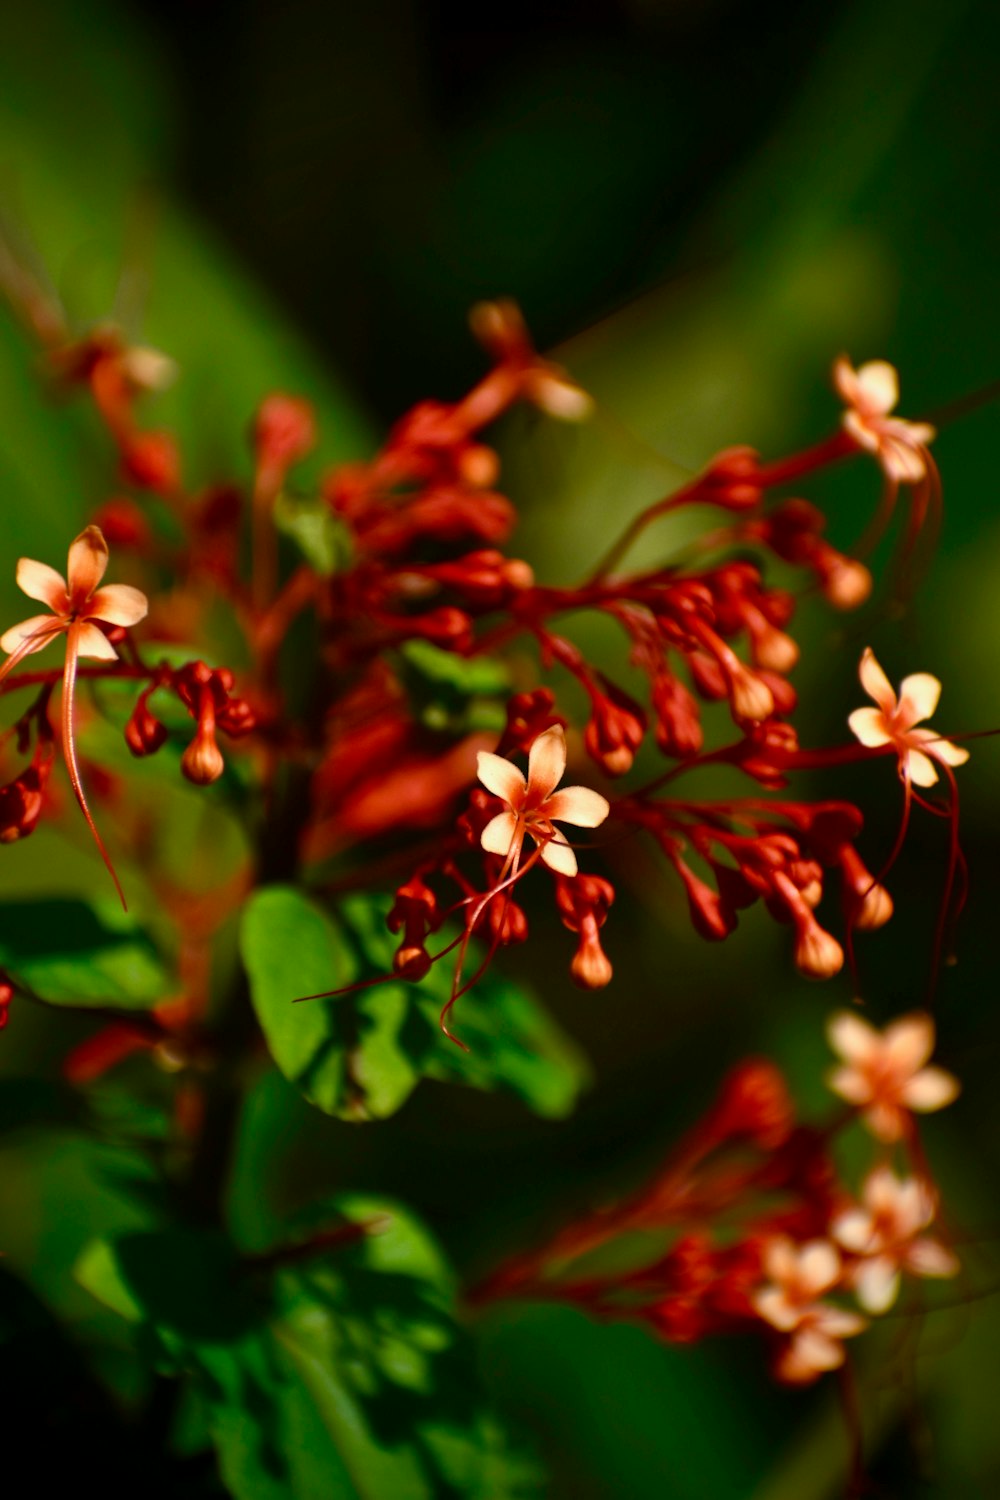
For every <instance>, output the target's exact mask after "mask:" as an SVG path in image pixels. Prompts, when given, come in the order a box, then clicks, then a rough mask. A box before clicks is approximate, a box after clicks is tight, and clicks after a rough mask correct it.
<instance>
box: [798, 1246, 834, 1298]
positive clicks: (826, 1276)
mask: <svg viewBox="0 0 1000 1500" xmlns="http://www.w3.org/2000/svg"><path fill="white" fill-rule="evenodd" d="M799 1278H800V1282H801V1285H802V1286H803V1287H804V1288H805V1289H807V1290H808V1292H809V1293H810V1294H811V1295H815V1294H816V1293H818V1292H825V1291H826V1290H827V1288H828V1287H831V1286H833V1285H834V1283H835V1282H836V1281H838V1280H839V1278H840V1255H839V1253H838V1251H837V1249H836V1246H834V1245H831V1244H830V1242H829V1240H811V1241H810V1243H809V1244H808V1245H805V1246H804V1247H803V1249H802V1251H801V1253H800V1255H799Z"/></svg>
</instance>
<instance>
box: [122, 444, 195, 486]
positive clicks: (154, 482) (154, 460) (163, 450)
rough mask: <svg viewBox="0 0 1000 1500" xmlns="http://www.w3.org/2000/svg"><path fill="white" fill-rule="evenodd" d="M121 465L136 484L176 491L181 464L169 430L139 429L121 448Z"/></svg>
mask: <svg viewBox="0 0 1000 1500" xmlns="http://www.w3.org/2000/svg"><path fill="white" fill-rule="evenodd" d="M122 468H123V470H124V472H125V475H126V477H127V478H128V479H131V480H132V482H133V484H138V485H141V487H142V488H143V489H146V490H154V491H155V492H156V493H157V494H158V495H170V494H173V493H174V491H175V490H176V489H177V487H178V485H179V484H180V476H181V464H180V455H179V454H178V452H177V444H176V443H175V442H174V439H173V438H172V437H171V435H170V433H169V432H138V433H135V434H134V435H133V436H131V437H129V439H128V440H127V442H126V444H125V446H124V448H123V450H122Z"/></svg>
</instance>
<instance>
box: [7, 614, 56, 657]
mask: <svg viewBox="0 0 1000 1500" xmlns="http://www.w3.org/2000/svg"><path fill="white" fill-rule="evenodd" d="M65 629H66V626H65V625H63V624H61V623H60V622H59V621H58V620H54V619H53V618H52V616H51V615H32V616H31V618H30V619H29V620H22V621H21V623H20V624H19V625H12V626H11V627H10V629H9V630H5V631H4V633H3V635H0V650H3V651H6V652H7V653H8V654H9V653H11V652H13V651H16V650H17V648H18V646H20V645H22V643H23V642H24V641H26V640H28V639H29V637H31V636H34V637H35V644H34V645H33V646H32V648H31V652H34V651H41V649H42V647H43V646H47V645H48V644H49V641H54V640H55V638H56V636H57V635H62V633H63V631H64V630H65ZM31 652H29V653H28V654H29V655H31Z"/></svg>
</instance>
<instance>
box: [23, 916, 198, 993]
mask: <svg viewBox="0 0 1000 1500" xmlns="http://www.w3.org/2000/svg"><path fill="white" fill-rule="evenodd" d="M0 968H3V969H6V970H7V972H8V973H9V974H10V975H11V976H12V978H13V979H14V980H15V981H19V982H20V983H22V984H23V985H24V986H25V987H26V988H27V989H29V990H32V991H33V992H34V993H35V994H36V995H38V996H39V997H40V998H41V999H43V1000H47V1001H49V1003H50V1004H53V1005H69V1006H73V1005H95V1004H101V1005H115V1006H120V1007H121V1008H122V1009H123V1010H143V1009H148V1007H149V1006H151V1005H155V1004H156V1003H157V1002H158V1001H160V1000H162V999H163V998H164V996H165V995H166V994H167V993H168V992H169V988H170V979H169V977H168V975H167V971H166V970H165V968H164V967H163V964H162V963H161V961H160V959H159V957H158V955H157V951H156V949H155V947H154V945H153V943H152V940H151V939H150V937H149V936H148V934H147V933H145V932H144V931H143V930H142V929H141V928H139V927H137V926H136V924H135V922H134V921H133V920H132V918H131V917H129V916H128V914H127V913H126V912H123V911H121V909H120V908H119V907H117V906H116V905H114V904H113V903H110V902H107V903H105V902H95V903H93V904H92V905H89V904H88V903H86V902H84V901H74V900H69V899H58V898H56V899H53V900H48V901H44V900H43V901H12V902H7V903H5V904H4V910H3V923H2V932H0Z"/></svg>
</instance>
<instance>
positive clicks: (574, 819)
mask: <svg viewBox="0 0 1000 1500" xmlns="http://www.w3.org/2000/svg"><path fill="white" fill-rule="evenodd" d="M543 811H544V813H545V816H546V817H547V818H550V819H552V820H553V821H554V822H557V823H573V824H574V825H575V826H576V827H577V828H597V827H599V826H600V824H601V823H603V822H604V819H605V818H606V817H607V815H608V813H609V812H610V811H611V804H610V803H609V801H608V799H607V797H602V796H601V794H600V792H594V791H591V789H590V787H589V786H564V787H563V789H562V791H559V792H553V793H552V796H551V797H550V798H549V799H548V801H547V802H546V804H545V807H544V809H543Z"/></svg>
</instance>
